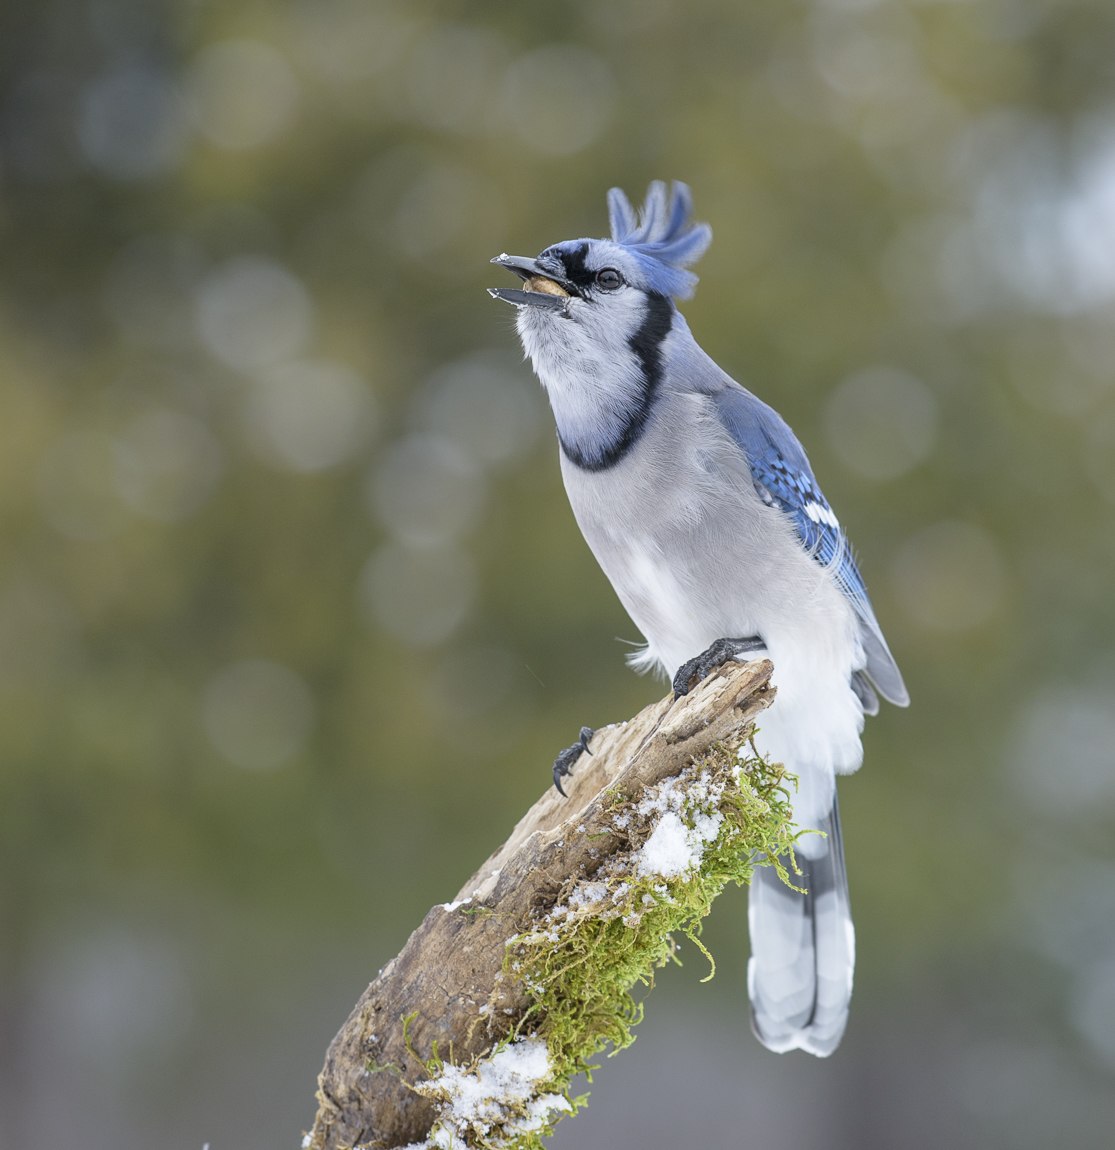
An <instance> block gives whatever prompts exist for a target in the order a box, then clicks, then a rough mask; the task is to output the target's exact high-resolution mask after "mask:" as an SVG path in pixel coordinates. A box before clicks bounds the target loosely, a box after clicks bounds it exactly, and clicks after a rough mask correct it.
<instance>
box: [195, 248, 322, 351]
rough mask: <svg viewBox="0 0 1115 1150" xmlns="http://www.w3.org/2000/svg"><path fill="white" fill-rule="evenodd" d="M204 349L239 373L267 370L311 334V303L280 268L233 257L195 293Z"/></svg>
mask: <svg viewBox="0 0 1115 1150" xmlns="http://www.w3.org/2000/svg"><path fill="white" fill-rule="evenodd" d="M195 318H196V322H197V326H198V332H199V334H200V336H201V338H202V341H203V342H204V344H205V346H206V347H207V348H208V349H209V350H210V351H211V352H212V353H213V355H215V356H216V357H217V358H218V359H219V360H220V361H221V362H222V363H225V364H227V365H228V366H229V367H232V368H235V369H237V370H238V371H251V370H258V369H260V368H265V367H270V366H271V365H272V364H276V363H279V362H281V361H282V360H284V359H290V358H292V357H293V356H295V355H297V354H298V353H300V352H301V351H302V350H303V348H304V347H305V346H306V344H307V343H308V342H309V339H310V336H311V333H312V331H313V305H312V304H311V302H310V297H309V296H308V295H307V293H306V289H305V288H304V287H303V286H302V284H301V282H300V281H299V280H298V279H297V278H296V277H295V276H294V275H292V274H291V272H289V271H288V270H287V269H286V268H285V267H283V266H282V265H281V264H278V263H276V262H275V261H274V260H269V259H264V258H262V257H259V256H237V257H236V258H235V259H232V260H230V261H228V263H226V264H223V265H222V266H221V267H219V268H217V269H216V270H215V271H213V272H210V274H209V275H208V276H206V277H205V279H204V280H202V282H201V284H200V285H199V286H198V290H197V292H196V295H195Z"/></svg>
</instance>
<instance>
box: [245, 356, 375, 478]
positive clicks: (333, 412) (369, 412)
mask: <svg viewBox="0 0 1115 1150" xmlns="http://www.w3.org/2000/svg"><path fill="white" fill-rule="evenodd" d="M246 417H247V420H248V431H249V435H250V437H251V441H252V446H253V447H254V448H255V450H256V451H257V452H258V453H259V454H260V455H262V456H263V457H264V458H265V459H268V460H270V461H271V462H272V463H276V464H278V465H279V466H280V467H287V468H290V469H291V470H292V471H322V470H324V469H326V468H329V467H336V466H337V465H338V464H340V463H344V462H346V461H347V460H349V459H351V458H352V457H353V456H354V455H356V454H357V453H358V452H359V451H360V450H361V449H362V448H363V447H364V446H365V445H366V443H367V442H368V439H369V437H370V436H371V434H372V432H373V430H374V429H375V424H376V403H375V397H374V396H373V395H372V393H371V391H370V390H369V388H368V385H367V384H366V383H365V382H364V381H363V380H362V379H361V378H360V377H359V376H358V375H356V373H355V372H353V371H351V370H349V369H348V368H346V367H343V366H342V365H340V364H336V363H328V362H325V361H304V362H296V363H287V364H280V365H279V366H278V367H275V368H272V369H271V370H270V371H268V372H266V373H264V375H263V376H261V377H260V378H259V379H258V380H257V381H256V383H255V384H254V386H253V387H252V390H251V392H250V394H249V396H248V400H247V405H246Z"/></svg>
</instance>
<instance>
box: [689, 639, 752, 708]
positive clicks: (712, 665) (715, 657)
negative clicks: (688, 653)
mask: <svg viewBox="0 0 1115 1150" xmlns="http://www.w3.org/2000/svg"><path fill="white" fill-rule="evenodd" d="M765 646H766V644H765V643H764V642H763V641H762V639H760V638H759V636H758V635H750V636H748V638H746V639H717V640H716V642H715V643H713V644H712V646H711V647H709V649H708V650H707V651H702V652H701V653H700V654H699V655H697V656H696V658H693V659H690V660H689V661H688V662H685V663H682V665H681V666H680V667H679V668H678V673H677V674H676V675H675V676H674V683H673V687H674V698H675V699H680V698H681V697H682V695H688V694H689V690H690V688H691V687H695V686H696V685H697V684H698V683H700V682H703V681H704V679H705V678H706V677H707V676H708V675H709V674H710V673H711V672H713V671H715V670H716V668H717V667H722V666H723V665H724V664H725V663H727V662H728V661H729V660H731V659H735V658H737V657H738V656H740V655H745V654H747V652H748V651H761V650H763V648H764V647H765Z"/></svg>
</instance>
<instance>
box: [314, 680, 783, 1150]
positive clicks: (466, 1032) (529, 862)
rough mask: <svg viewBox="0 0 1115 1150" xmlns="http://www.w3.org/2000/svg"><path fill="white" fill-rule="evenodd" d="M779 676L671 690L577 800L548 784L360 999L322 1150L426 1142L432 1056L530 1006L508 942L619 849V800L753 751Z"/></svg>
mask: <svg viewBox="0 0 1115 1150" xmlns="http://www.w3.org/2000/svg"><path fill="white" fill-rule="evenodd" d="M771 670H772V668H771V664H770V663H769V662H767V661H766V660H760V661H756V662H751V663H744V664H739V663H729V664H727V665H726V666H725V667H724V668H722V669H721V670H720V671H718V672H715V673H714V674H713V675H711V676H710V677H709V678H708V679H706V680H705V681H704V682H703V683H701V684H699V685H698V686H697V687H695V688H694V690H693V691H691V692H690V693H689V694H688V695H687V696H685V697H684V698H681V699H678V700H676V701H675V700H674V698H673V696H672V694H671V695H669V696H667V697H666V698H664V699H662V700H660V701H659V702H657V703H655V704H653V705H651V706H649V707H647V708H646V709H644V710H643V711H642V712H640V714H638V715H637V716H635V717H634V718H632V719H629V720H628V721H626V722H623V723H618V724H616V725H614V726H611V727H607V728H602V729H601V730H599V731H597V732H596V734H595V735H594V737H593V739H592V742H591V744H590V747H591V751H592V754H591V755H583V756H582V757H581V759H580V760H579V762H578V763H577V765H576V768H575V770H574V772H573V774H572V776H570V777H569V779H568V780H567V781H566V790H567V791H568V793H569V797H568V798H562V796H561V795H559V794H558V793H557V792H556V791H555V790H554V789H552V788H549V789H547V791H546V793H545V794H544V795H543V796H542V798H540V799H539V800H538V802H536V803H535V804H534V806H533V807H531V809H530V810H529V811H528V812H527V814H526V815H525V816H524V817H523V818H522V819H521V820H520V822H519V824H518V825H517V826H516V827H515V829H514V830H513V831H512V832H511V835H510V837H509V838H508V840H507V841H506V842H505V843H504V844H503V845H502V846H501V847H500V848H499V849H498V850H496V851H495V853H494V854H492V855H491V857H490V858H489V859H488V860H487V861H486V862H485V863H484V864H483V865H482V866H481V867H480V868H479V869H478V870H477V871H476V873H475V874H473V875H472V877H471V878H469V880H468V881H467V882H466V883H465V884H464V886H462V887H461V889H460V891H459V892H458V894H457V896H456V898H455V899H454V900H453V902H452V903H449V904H445V905H441V906H436V907H434V908H433V909H432V910H430V912H429V913H428V914H427V915H426V917H425V919H424V920H423V922H422V924H421V925H420V926H419V927H418V929H417V930H416V931H415V932H414V933H413V934H412V935H411V937H410V939H409V940H408V941H407V943H406V945H405V946H404V948H403V950H402V951H401V952H400V954H399V955H398V956H397V957H396V958H394V959H393V960H392V961H391V962H389V963H388V964H387V966H385V967H384V968H383V970H382V971H381V972H380V974H379V976H378V977H377V978H376V979H375V981H374V982H372V984H371V985H370V986H369V987H368V988H367V990H365V991H364V993H363V994H362V995H361V996H360V999H359V1001H358V1002H357V1003H356V1006H355V1007H354V1009H353V1011H352V1013H351V1014H350V1016H349V1018H348V1020H347V1021H346V1022H345V1024H344V1025H343V1026H342V1027H341V1029H340V1031H339V1033H338V1034H337V1036H336V1037H335V1038H334V1039H333V1042H332V1043H331V1045H330V1047H329V1050H328V1052H327V1054H326V1059H325V1066H324V1068H323V1070H322V1072H321V1074H320V1076H319V1079H318V1095H317V1097H318V1103H319V1109H318V1112H317V1117H316V1119H315V1122H314V1126H313V1130H312V1131H311V1133H310V1135H309V1136H308V1138H307V1141H306V1145H307V1146H308V1147H311V1148H312V1150H349V1148H350V1147H353V1146H369V1145H370V1146H376V1147H385V1148H387V1147H398V1146H405V1145H407V1144H408V1143H411V1142H415V1141H420V1140H421V1139H423V1138H424V1137H425V1135H426V1134H427V1132H428V1131H429V1129H430V1126H431V1122H432V1121H433V1110H432V1104H431V1103H430V1102H429V1101H427V1100H426V1099H425V1098H423V1097H421V1096H420V1095H418V1094H417V1093H415V1092H414V1090H413V1089H412V1086H413V1084H414V1083H415V1082H416V1081H420V1080H422V1079H423V1078H424V1077H425V1076H426V1070H425V1066H424V1062H425V1060H426V1059H428V1058H430V1057H431V1055H433V1054H434V1053H435V1052H436V1053H437V1054H438V1055H439V1056H440V1057H441V1058H444V1059H446V1060H448V1061H452V1062H455V1063H462V1062H467V1061H468V1060H469V1059H470V1058H471V1057H472V1056H474V1055H480V1054H483V1053H484V1052H486V1051H488V1050H490V1049H491V1048H492V1046H493V1044H494V1043H495V1042H496V1041H498V1040H499V1039H501V1038H503V1037H505V1036H506V1035H507V1034H508V1033H509V1032H510V1031H511V1029H512V1028H513V1027H514V1025H515V1024H516V1022H517V1021H519V1020H520V1019H521V1018H522V1016H523V1012H524V1011H525V1010H526V1009H527V1007H528V1006H529V1004H530V1000H529V997H528V995H527V993H526V991H525V989H524V988H523V987H522V986H521V985H519V984H518V983H517V981H516V980H515V979H514V977H512V976H510V975H508V973H507V972H506V970H505V963H504V956H505V952H506V947H507V943H508V940H509V939H511V938H513V937H515V936H516V935H518V934H520V933H521V932H524V931H527V930H529V929H530V926H531V923H532V920H534V919H535V918H536V916H537V914H538V913H539V912H544V911H545V910H546V909H548V908H549V907H550V906H552V904H553V902H554V900H555V898H556V897H557V894H558V892H559V891H560V890H561V889H562V887H563V885H564V884H565V883H566V882H567V880H569V879H570V877H589V876H591V875H592V874H593V873H595V872H596V871H597V869H598V868H599V867H600V866H601V865H602V864H603V863H604V862H605V860H607V859H608V858H609V857H610V856H611V855H612V854H613V853H614V852H616V851H617V849H618V848H619V846H620V840H621V837H622V836H620V835H619V834H618V833H617V831H616V829H615V827H616V823H617V820H616V812H617V802H619V803H622V802H624V801H627V802H630V801H632V799H635V800H637V798H638V796H639V795H640V794H641V793H642V792H643V791H644V789H645V788H646V787H647V786H650V785H653V784H655V783H658V782H660V781H662V780H664V779H668V778H671V777H673V776H676V775H677V774H679V773H680V772H681V771H682V770H684V768H685V767H687V766H688V765H689V764H690V763H692V762H694V761H696V760H699V759H700V758H701V757H702V756H704V755H706V754H708V753H709V752H710V751H711V750H712V748H713V747H714V746H716V745H718V744H724V745H727V746H728V747H729V748H732V749H734V748H736V747H739V746H740V745H742V743H743V742H744V740H745V739H747V738H748V737H749V736H750V734H751V732H752V730H753V721H754V719H755V716H756V715H758V714H759V713H760V712H761V711H762V710H763V709H764V708H766V707H767V706H769V705H770V702H771V700H772V699H773V695H774V690H773V688H772V687H770V685H769V680H770V674H771ZM617 795H619V796H620V797H619V798H617ZM404 1020H405V1023H404ZM528 1025H529V1022H528Z"/></svg>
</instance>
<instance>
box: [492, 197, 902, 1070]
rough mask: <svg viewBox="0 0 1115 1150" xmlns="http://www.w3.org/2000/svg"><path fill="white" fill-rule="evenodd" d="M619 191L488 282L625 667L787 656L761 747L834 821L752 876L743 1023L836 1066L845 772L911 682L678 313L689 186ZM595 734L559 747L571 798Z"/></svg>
mask: <svg viewBox="0 0 1115 1150" xmlns="http://www.w3.org/2000/svg"><path fill="white" fill-rule="evenodd" d="M607 202H608V214H609V223H610V230H611V235H610V237H606V238H597V239H576V240H565V241H562V242H559V243H555V244H551V245H550V246H549V247H546V248H545V249H543V251H542V252H541V253H540V254H539V255H538V256H537V257H525V256H511V255H507V254H506V253H504V254H501V255H499V256H496V257H495V259H493V260H492V261H491V262H492V263H494V264H498V265H499V266H500V267H502V268H504V269H506V270H507V271H509V272H512V273H514V274H515V275H516V276H517V277H518V279H519V281H520V286H518V287H514V288H506V287H500V288H489V289H488V291H489V293H490V295H492V296H493V297H494V298H496V299H498V300H502V301H504V302H506V303H509V304H512V305H513V306H514V307H515V308H516V309H517V314H516V321H515V322H516V329H517V332H518V336H519V339H520V341H521V343H522V347H523V350H524V352H525V353H526V357H527V358H528V359H529V360H530V362H531V365H532V366H533V369H534V372H535V374H536V375H537V377H538V379H539V381H540V382H541V385H542V387H543V388H544V390H545V392H546V394H547V396H548V398H549V402H550V407H551V409H552V412H553V417H554V422H555V424H556V429H557V441H558V456H559V461H560V467H561V474H562V478H563V481H564V484H565V490H566V493H567V495H568V498H569V503H570V505H571V507H572V510H573V515H574V517H575V519H576V521H577V524H578V526H579V527H580V529H581V532H582V534H583V536H584V538H585V541H586V542H587V544H588V546H589V548H590V550H591V551H592V553H593V555H594V556H595V558H596V560H597V562H598V563H599V565H600V567H601V568H602V569H603V571H604V573H605V575H606V576H607V578H608V580H609V581H610V582H611V585H612V587H613V589H614V590H615V593H616V595H617V596H618V597H619V600H620V602H621V603H622V605H623V606H624V608H625V609H626V611H627V613H628V615H629V616H630V617H631V619H632V621H633V622H634V624H635V625H636V626H637V627H638V629H639V631H640V632H641V633H642V636H643V638H644V640H645V645H644V646H643V647H642V648H641V649H640V650H638V651H637V652H636V653H635V654H634V655H633V656H629V659H630V661H631V663H632V664H633V666H634V667H635V668H636V669H637V670H641V671H648V670H657V671H659V672H661V673H664V674H665V675H666V676H667V677H668V678H670V679H671V680H672V681H673V686H674V691H675V694H676V695H684V694H685V693H686V692H687V691H688V690H690V688H691V685H692V683H693V682H694V681H695V680H699V679H701V678H702V677H703V676H704V675H706V674H707V673H709V672H710V671H711V670H712V669H713V668H715V667H716V666H718V665H720V664H723V663H724V662H726V661H727V660H728V659H734V658H742V657H743V656H745V655H746V656H749V657H754V656H757V655H762V656H765V657H767V658H769V659H770V660H771V662H772V664H773V668H774V670H773V674H772V681H773V683H774V685H775V686H776V688H777V693H776V697H775V700H774V702H773V704H772V706H771V707H770V709H769V710H768V711H767V712H765V713H764V716H763V721H762V723H761V726H760V728H759V730H758V731H757V732H756V734H755V740H754V741H755V744H756V747H757V749H758V750H759V751H760V753H761V754H763V755H764V756H766V757H767V758H768V759H770V760H771V761H777V762H780V763H782V764H784V765H785V767H786V769H787V770H788V771H789V772H791V773H792V774H793V775H795V776H796V778H797V790H796V793H795V794H794V797H793V816H794V820H795V823H796V824H797V826H798V827H799V828H809V829H811V830H815V831H818V832H821V833H819V834H807V835H802V836H801V837H799V839H798V841H797V843H796V845H795V859H796V862H797V866H798V867H799V870H800V875H799V876H795V879H794V883H795V885H794V886H790V885H787V884H786V883H785V882H783V881H782V880H781V879H780V878H779V876H778V873H777V868H776V867H774V866H770V865H764V866H756V868H755V871H754V875H753V878H752V881H751V886H750V894H749V905H748V926H749V933H750V936H751V957H750V959H749V961H748V968H747V984H748V991H749V997H750V1001H751V1023H752V1029H753V1031H754V1033H755V1035H756V1037H757V1038H758V1039H759V1041H760V1042H761V1043H763V1045H765V1046H766V1047H767V1048H768V1049H770V1050H772V1051H776V1052H779V1053H783V1052H786V1051H790V1050H795V1049H798V1050H803V1051H806V1052H808V1053H810V1054H813V1055H816V1056H818V1057H825V1056H827V1055H830V1054H831V1053H832V1052H833V1051H834V1050H835V1049H836V1048H837V1046H838V1045H839V1043H840V1040H841V1038H842V1036H843V1034H844V1030H845V1026H846V1024H847V1019H848V1013H849V1007H850V1001H851V995H852V982H853V974H854V967H855V931H854V927H853V923H852V914H851V904H850V900H849V894H848V880H847V871H846V867H845V862H844V846H843V839H842V835H841V829H840V815H839V809H838V805H837V798H836V778H837V776H839V775H846V774H851V773H852V772H854V771H856V770H857V769H858V768H859V766H860V765H861V763H862V761H863V750H862V744H861V734H862V731H863V725H864V716H865V715H874V714H876V713H877V712H878V710H879V700H880V698H882V699H885V700H887V701H888V702H890V703H893V704H896V705H898V706H906V705H907V704H908V703H909V694H908V692H907V690H906V686H905V684H904V682H903V679H902V675H901V673H900V671H899V669H898V666H897V664H896V662H895V660H894V657H893V656H892V655H891V652H890V649H889V647H888V646H887V643H886V640H885V639H884V637H883V633H882V630H881V628H880V626H879V623H878V620H877V619H876V617H875V612H874V610H873V609H872V606H871V602H870V600H869V598H868V595H867V590H866V587H865V585H864V580H863V577H862V576H861V574H860V571H859V568H858V566H857V563H856V560H855V557H854V555H853V553H852V549H851V546H850V544H849V542H848V538H847V535H846V534H845V531H844V529H843V527H842V526H841V524H840V521H839V520H838V519H837V517H836V514H835V512H834V511H833V509H832V507H831V506H830V504H829V503H828V501H827V500H826V498H825V496H824V494H823V493H822V491H821V488H820V486H819V484H818V482H817V479H816V477H815V476H814V473H813V469H812V467H811V465H810V463H809V459H808V458H807V456H806V453H805V450H804V449H803V447H802V446H801V444H800V442H799V441H798V439H797V437H796V436H795V435H794V433H793V432H792V431H791V430H790V428H789V426H788V425H787V423H786V422H785V420H784V419H783V418H782V417H781V416H780V415H779V414H778V413H777V412H776V411H775V410H774V409H773V408H772V407H770V406H768V404H766V403H765V402H764V401H763V400H761V399H760V398H758V396H756V395H754V394H753V393H752V392H751V391H749V390H748V389H747V388H745V387H744V386H743V385H742V384H740V383H738V382H737V381H736V380H735V379H733V378H732V377H731V376H730V375H729V374H728V373H727V372H725V371H724V370H723V369H721V368H720V367H719V366H718V365H717V364H716V363H715V362H714V361H713V359H712V358H711V357H710V356H709V355H708V354H707V353H706V352H705V351H704V350H703V349H702V348H701V346H700V344H698V343H697V341H696V339H695V338H694V337H693V335H692V333H691V331H690V329H689V326H688V324H687V323H686V320H685V319H684V317H683V316H682V314H681V312H680V311H679V310H678V307H677V301H679V300H686V299H689V298H691V297H692V295H693V292H694V289H695V287H696V284H697V276H696V275H695V274H694V273H693V272H692V271H691V270H689V269H690V267H691V265H692V264H694V263H695V262H696V261H697V260H698V259H699V258H700V256H701V255H703V254H704V252H705V250H706V249H707V248H708V245H709V243H710V242H711V240H712V231H711V228H710V227H709V225H708V224H706V223H700V222H695V221H694V220H693V218H692V196H691V193H690V190H689V188H688V186H687V185H685V184H683V183H681V182H678V181H674V182H672V183H671V185H670V186H669V187H667V185H666V184H665V183H664V182H663V181H658V180H656V181H654V182H652V183H651V184H650V187H649V189H648V191H647V194H646V197H645V200H644V202H643V204H642V206H641V208H640V209H639V210H636V209H635V208H634V207H633V205H632V204H631V202H630V200H629V199H628V198H627V196H626V195H625V194H624V192H623V191H622V190H621V189H619V188H612V189H611V190H610V191H609V192H608V196H607ZM591 735H592V729H591V728H583V729H582V731H581V737H580V739H579V740H578V742H577V743H574V744H573V746H572V747H570V748H567V750H566V751H563V752H562V753H561V755H559V756H558V760H557V761H556V762H555V765H554V781H555V783H556V784H557V786H558V789H559V790H561V781H562V778H563V777H564V776H566V775H567V774H568V773H569V772H570V771H571V770H572V769H573V765H574V764H575V762H576V759H577V757H578V756H579V755H580V754H581V753H582V752H583V751H584V750H586V749H588V746H589V740H590V738H591ZM563 793H564V792H563ZM765 861H767V862H770V861H772V860H765ZM795 888H800V889H795Z"/></svg>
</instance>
